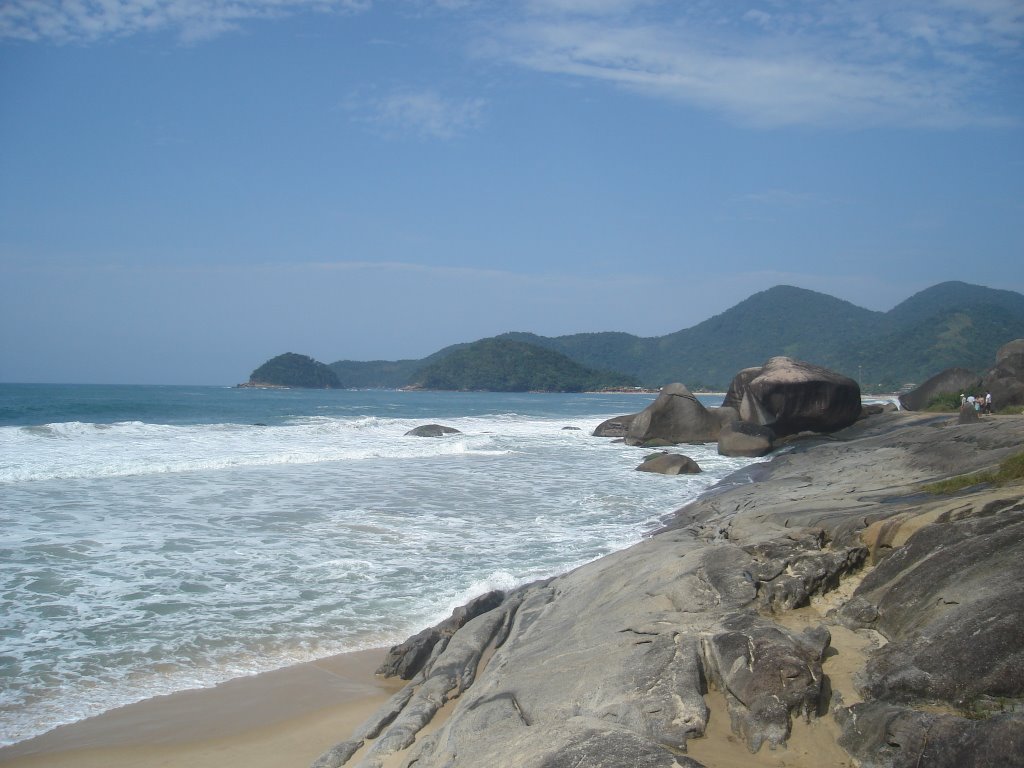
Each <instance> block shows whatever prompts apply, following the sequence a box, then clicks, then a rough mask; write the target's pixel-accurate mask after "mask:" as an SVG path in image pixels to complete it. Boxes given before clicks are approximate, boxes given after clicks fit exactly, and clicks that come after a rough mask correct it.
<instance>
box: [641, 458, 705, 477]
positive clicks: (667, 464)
mask: <svg viewBox="0 0 1024 768" xmlns="http://www.w3.org/2000/svg"><path fill="white" fill-rule="evenodd" d="M637 471H639V472H657V473H658V474H661V475H696V474H700V472H701V468H700V467H699V466H698V465H697V462H696V461H694V460H693V459H691V458H690V457H689V456H683V455H682V454H681V453H659V454H657V455H656V456H650V457H648V458H647V459H645V460H644V463H643V464H641V465H640V466H639V467H637Z"/></svg>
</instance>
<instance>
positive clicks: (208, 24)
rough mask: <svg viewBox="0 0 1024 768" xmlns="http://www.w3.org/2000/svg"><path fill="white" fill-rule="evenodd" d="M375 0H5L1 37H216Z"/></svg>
mask: <svg viewBox="0 0 1024 768" xmlns="http://www.w3.org/2000/svg"><path fill="white" fill-rule="evenodd" d="M370 4H371V3H370V0H5V2H4V3H0V38H9V39H19V40H28V41H41V40H45V41H51V42H57V43H68V42H92V41H95V40H99V39H102V38H107V37H123V36H128V35H133V34H138V33H140V32H154V31H158V30H168V29H169V30H174V31H177V32H178V34H179V35H180V36H181V38H182V39H183V40H185V41H197V40H203V39H209V38H213V37H216V36H217V35H220V34H222V33H224V32H226V31H230V30H234V29H236V28H237V27H238V26H239V25H240V24H241V23H243V22H245V21H248V20H252V19H267V18H275V17H279V16H283V15H286V14H288V13H292V12H296V11H334V12H355V11H362V10H366V9H367V8H369V7H370Z"/></svg>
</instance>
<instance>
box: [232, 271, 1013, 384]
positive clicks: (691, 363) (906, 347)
mask: <svg viewBox="0 0 1024 768" xmlns="http://www.w3.org/2000/svg"><path fill="white" fill-rule="evenodd" d="M1021 337H1024V295H1021V294H1019V293H1017V292H1015V291H1006V290H997V289H993V288H987V287H984V286H978V285H971V284H968V283H964V282H959V281H953V282H946V283H940V284H938V285H935V286H932V287H931V288H927V289H925V290H923V291H921V292H920V293H917V294H915V295H914V296H911V297H910V298H908V299H906V300H905V301H903V302H901V303H900V304H899V305H897V306H896V307H894V308H893V309H891V310H889V311H888V312H875V311H872V310H868V309H864V308H862V307H858V306H856V305H854V304H851V303H850V302H847V301H843V300H841V299H837V298H835V297H833V296H829V295H827V294H823V293H818V292H816V291H810V290H807V289H804V288H795V287H793V286H787V285H779V286H775V287H773V288H769V289H767V290H765V291H761V292H759V293H756V294H754V295H752V296H750V297H749V298H747V299H745V300H744V301H741V302H740V303H739V304H737V305H736V306H734V307H732V308H730V309H728V310H726V311H725V312H723V313H721V314H719V315H715V316H714V317H712V318H710V319H708V320H705V321H704V322H702V323H699V324H697V325H695V326H693V327H692V328H687V329H685V330H681V331H677V332H675V333H671V334H668V335H666V336H658V337H650V338H644V337H640V336H634V335H632V334H628V333H621V332H601V333H578V334H572V335H568V336H557V337H547V336H539V335H536V334H533V333H523V332H515V333H506V334H502V335H500V336H496V337H493V338H489V339H481V340H478V341H475V342H471V343H464V344H455V345H452V346H449V347H445V348H444V349H441V350H439V351H437V352H435V353H434V354H432V355H430V356H428V357H425V358H422V359H420V360H396V361H384V360H376V361H355V360H339V361H337V362H333V363H330V364H325V363H321V362H318V361H316V360H314V359H313V358H310V357H307V356H305V355H298V354H295V353H290V352H289V353H285V354H283V355H279V356H277V357H275V358H273V359H271V360H269V361H267V362H266V363H264V364H263V365H261V366H260V367H259V368H257V369H256V370H255V371H253V373H252V375H251V376H250V379H249V382H248V383H247V386H287V387H315V388H338V387H340V388H346V389H374V388H382V389H401V388H413V389H446V390H447V389H450V390H466V391H470V390H484V391H510V392H517V391H543V392H580V391H587V390H600V389H623V388H625V389H629V388H633V387H642V388H648V389H657V388H659V387H661V386H663V385H665V384H667V383H669V382H673V381H678V382H682V383H684V384H686V386H687V387H688V388H690V389H691V390H693V391H700V390H704V391H722V390H724V389H725V388H726V387H727V386H728V384H729V382H730V381H731V379H732V376H733V375H734V374H735V373H736V372H737V371H739V370H742V369H744V368H747V367H750V366H755V365H760V364H762V363H763V362H764V361H765V360H767V359H768V358H769V357H772V356H774V355H787V356H789V357H794V358H798V359H802V360H808V361H811V362H814V363H816V364H818V365H822V366H825V367H827V368H830V369H832V370H834V371H837V372H840V373H843V374H845V375H846V376H849V377H850V378H853V379H855V380H856V381H857V382H858V383H859V384H860V385H861V388H862V389H863V390H865V391H867V392H883V391H885V392H893V391H898V390H901V389H903V390H905V389H909V388H910V387H912V386H913V385H915V384H919V383H921V382H923V381H925V380H926V379H928V378H929V377H931V376H932V375H934V374H935V373H937V372H939V371H941V370H943V369H945V368H950V367H953V366H962V367H965V368H968V369H972V370H977V371H981V370H983V369H985V368H986V367H988V366H989V365H990V364H991V360H992V359H993V358H994V356H995V353H996V351H997V350H998V348H999V347H1000V346H1001V345H1002V344H1005V343H1006V342H1008V341H1010V340H1012V339H1016V338H1021Z"/></svg>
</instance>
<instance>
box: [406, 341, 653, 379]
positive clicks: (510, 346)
mask: <svg viewBox="0 0 1024 768" xmlns="http://www.w3.org/2000/svg"><path fill="white" fill-rule="evenodd" d="M412 384H413V385H415V386H419V387H423V388H424V389H452V390H469V391H491V392H583V391H586V390H596V389H604V388H609V387H631V386H636V380H635V379H633V378H632V377H630V376H627V375H625V374H622V373H607V372H602V371H597V370H594V369H591V368H587V367H585V366H582V365H580V364H579V363H577V362H574V361H573V360H570V359H569V358H568V357H566V356H565V355H563V354H560V353H558V352H553V351H551V350H549V349H544V348H542V347H537V346H534V345H532V344H524V343H522V342H519V341H511V340H509V339H483V340H481V341H477V342H474V343H472V344H467V345H464V346H462V347H460V348H458V349H456V350H454V351H452V352H451V353H450V354H447V355H445V356H444V357H443V358H441V359H440V360H437V361H435V362H433V363H430V364H429V365H427V366H425V367H423V368H421V369H420V370H419V371H417V372H416V373H415V374H414V375H413V381H412Z"/></svg>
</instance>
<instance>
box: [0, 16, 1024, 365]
mask: <svg viewBox="0 0 1024 768" xmlns="http://www.w3.org/2000/svg"><path fill="white" fill-rule="evenodd" d="M1022 46H1024V3H1022V2H1020V0H910V1H907V2H900V1H899V0H893V1H892V2H883V1H882V0H877V1H876V0H862V1H861V2H850V1H848V0H824V1H822V2H802V1H793V2H787V1H783V0H751V1H750V2H732V1H731V0H721V1H720V2H709V1H705V0H693V1H692V2H683V1H682V0H676V1H674V2H658V0H548V1H547V2H539V0H538V1H536V2H533V1H531V0H523V1H521V2H486V1H484V0H479V1H476V0H433V1H431V0H391V1H390V2H388V1H386V0H335V1H333V2H332V1H331V0H311V1H306V0H231V1H230V2H228V1H227V0H207V1H206V2H200V1H199V0H64V1H63V2H57V1H55V0H6V2H5V3H4V4H2V5H0V285H2V296H3V299H2V302H0V344H2V352H0V381H28V382H32V381H53V382H102V383H106V382H110V383H116V382H123V383H209V384H231V383H236V382H238V381H244V380H245V379H246V378H248V375H249V373H250V371H251V370H252V369H253V368H255V367H256V366H257V365H259V364H260V363H262V362H263V361H264V360H266V359H267V358H269V357H271V356H273V355H275V354H278V353H280V352H285V351H295V352H300V353H304V354H309V355H312V356H314V357H316V358H318V359H320V360H323V361H325V362H330V361H334V360H339V359H356V360H366V359H399V358H418V357H423V356H426V355H427V354H430V353H432V352H434V351H436V350H437V349H440V348H441V347H443V346H446V345H448V344H452V343H456V342H462V341H472V340H474V339H478V338H482V337H485V336H490V335H494V334H497V333H502V332H504V331H511V330H526V331H533V332H536V333H540V334H544V335H549V336H555V335H561V334H567V333H576V332H583V331H600V330H616V331H627V332H630V333H635V334H638V335H642V336H654V335H661V334H665V333H670V332H672V331H676V330H679V329H681V328H687V327H690V326H692V325H694V324H696V323H698V322H700V321H702V320H704V319H706V318H708V317H710V316H712V315H714V314H717V313H719V312H722V311H724V310H725V309H728V308H729V307H730V306H732V305H734V304H736V303H737V302H738V301H741V300H742V299H744V298H746V297H747V296H749V295H750V294H752V293H754V292H756V291H758V290H762V289H764V288H768V287H771V286H772V285H777V284H780V283H786V284H792V285H798V286H802V287H805V288H810V289H813V290H818V291H822V292H825V293H829V294H832V295H834V296H838V297H840V298H843V299H846V300H849V301H852V302H854V303H856V304H859V305H860V306H864V307H868V308H870V309H877V310H887V309H890V308H891V307H893V306H894V305H895V304H897V303H898V302H899V301H901V300H903V299H905V298H907V297H908V296H910V295H912V294H913V293H915V292H916V291H919V290H921V289H923V288H925V287H928V286H929V285H932V284H934V283H937V282H941V281H944V280H951V279H961V280H966V281H968V282H975V283H979V284H983V285H989V286H992V287H997V288H1009V289H1012V290H1017V291H1024V50H1022ZM837 331H841V329H837ZM709 343H712V344H713V343H714V340H709Z"/></svg>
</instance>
